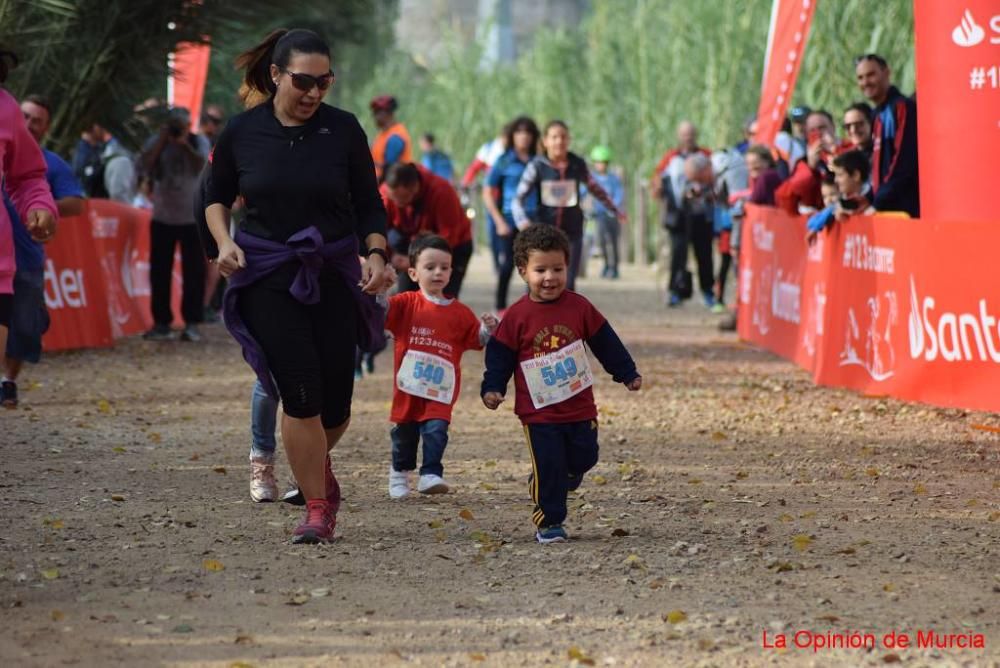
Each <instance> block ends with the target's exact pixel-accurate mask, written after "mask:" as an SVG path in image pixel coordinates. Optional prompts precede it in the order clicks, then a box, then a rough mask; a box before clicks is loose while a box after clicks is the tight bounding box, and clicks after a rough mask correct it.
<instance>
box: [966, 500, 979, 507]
mask: <svg viewBox="0 0 1000 668" xmlns="http://www.w3.org/2000/svg"><path fill="white" fill-rule="evenodd" d="M978 505H979V500H978V499H969V500H968V501H966V502H965V507H966V508H975V507H976V506H978Z"/></svg>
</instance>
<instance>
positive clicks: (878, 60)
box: [854, 53, 889, 67]
mask: <svg viewBox="0 0 1000 668" xmlns="http://www.w3.org/2000/svg"><path fill="white" fill-rule="evenodd" d="M866 60H874V61H875V62H876V63H878V64H879V65H880V66H881V67H889V63H887V62H885V58H883V57H882V56H880V55H878V54H877V53H866V54H864V55H862V56H858V57H857V58H855V59H854V66H855V67H857V66H858V64H859V63H862V62H864V61H866Z"/></svg>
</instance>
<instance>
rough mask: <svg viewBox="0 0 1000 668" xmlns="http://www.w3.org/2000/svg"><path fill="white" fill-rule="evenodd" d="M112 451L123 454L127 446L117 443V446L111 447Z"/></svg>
mask: <svg viewBox="0 0 1000 668" xmlns="http://www.w3.org/2000/svg"><path fill="white" fill-rule="evenodd" d="M111 452H117V453H118V454H121V453H123V452H125V448H123V447H122V446H120V445H116V446H115V447H113V448H111Z"/></svg>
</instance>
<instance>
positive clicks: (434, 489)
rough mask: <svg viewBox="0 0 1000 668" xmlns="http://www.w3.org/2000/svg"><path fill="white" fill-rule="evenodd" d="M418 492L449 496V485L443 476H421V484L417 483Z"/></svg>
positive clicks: (429, 474) (431, 474)
mask: <svg viewBox="0 0 1000 668" xmlns="http://www.w3.org/2000/svg"><path fill="white" fill-rule="evenodd" d="M417 491H418V492H420V493H421V494H447V493H448V483H446V482H445V481H444V478H442V477H441V476H439V475H434V474H433V473H428V474H427V475H422V476H420V482H418V483H417Z"/></svg>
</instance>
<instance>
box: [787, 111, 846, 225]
mask: <svg viewBox="0 0 1000 668" xmlns="http://www.w3.org/2000/svg"><path fill="white" fill-rule="evenodd" d="M806 141H807V143H806V147H807V148H806V159H805V160H800V161H799V162H797V163H796V164H795V168H794V169H793V170H792V174H791V175H790V176H789V177H788V179H786V180H785V182H784V183H782V184H781V185H780V186H779V187H778V189H777V190H776V191H775V193H774V200H775V204H776V205H777V206H778V208H781V209H784V210H785V211H787V212H788V213H790V214H791V215H793V216H797V215H799V214H800V213H805V212H812V211H817V210H819V209H822V208H823V194H822V193H821V192H820V186H821V184H822V183H823V182H824V181H830V180H832V179H833V173H832V171H831V167H830V161H831V160H833V157H834V156H835V155H837V154H838V153H841V152H843V151H844V150H846V149H847V148H848V147H847V146H845V145H843V144H842V143H840V141H839V140H838V139H837V136H836V126H835V125H834V122H833V116H831V115H830V112H828V111H826V110H824V109H818V110H816V111H811V112H809V115H808V116H807V117H806Z"/></svg>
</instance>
